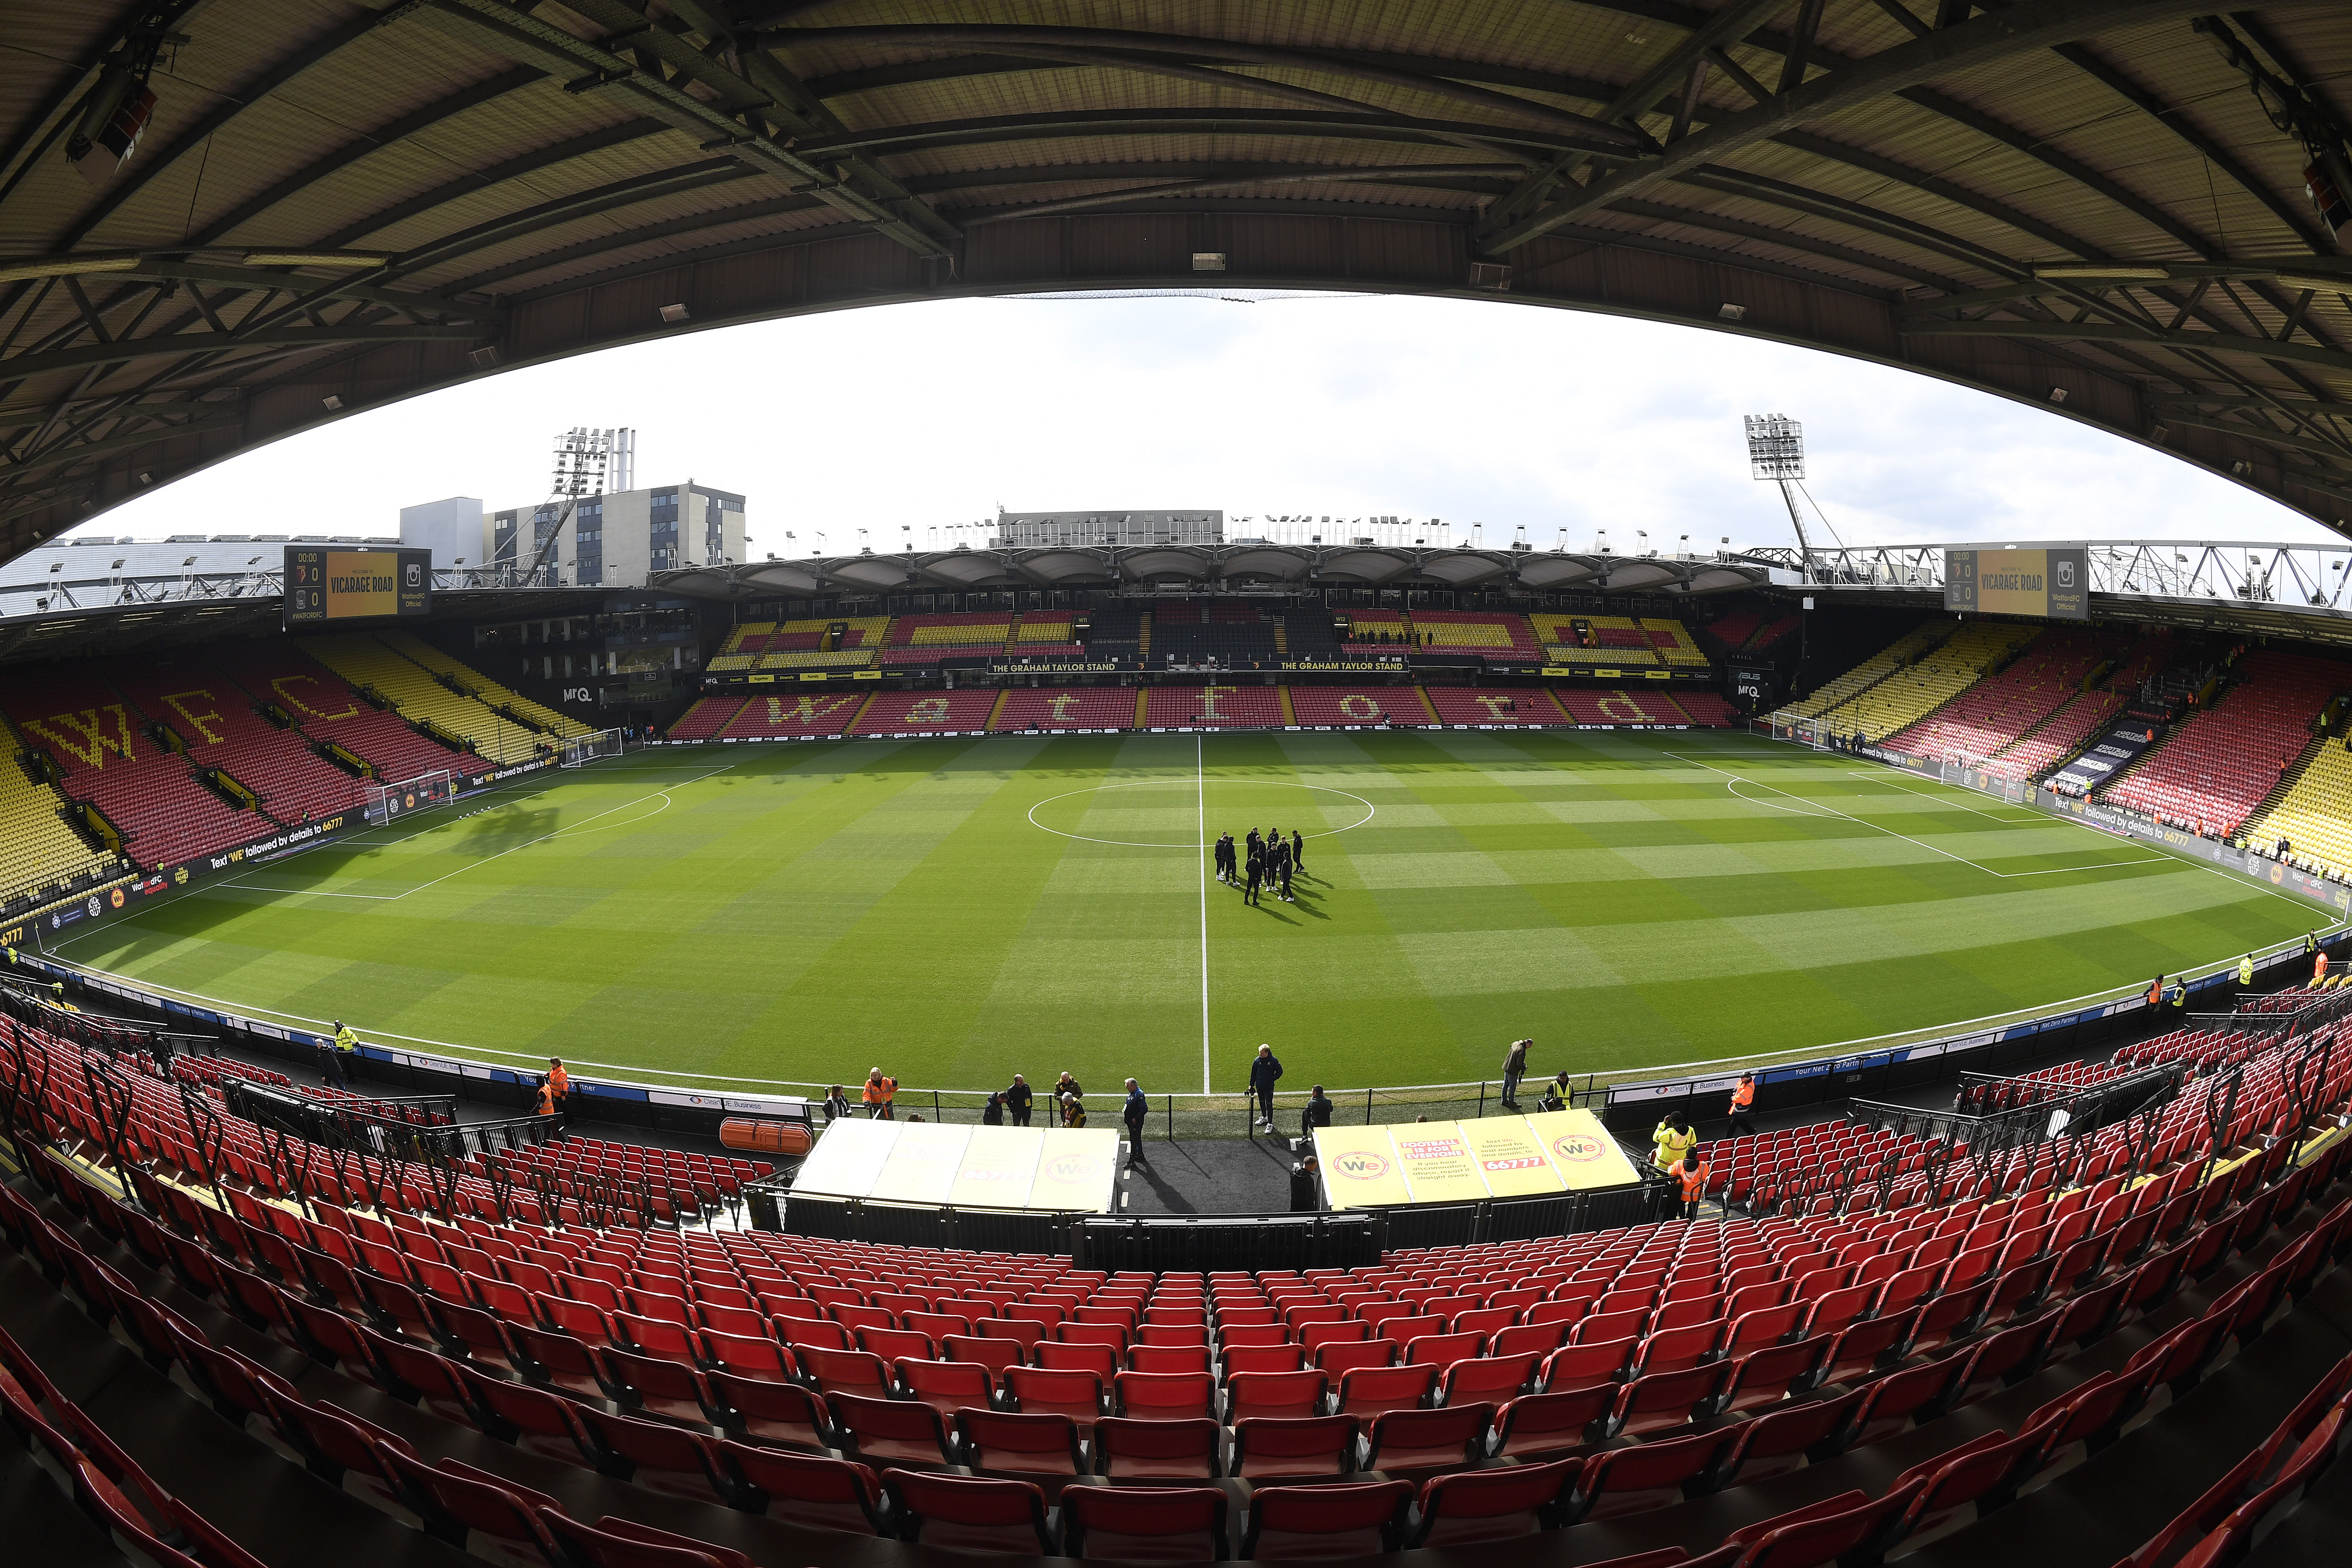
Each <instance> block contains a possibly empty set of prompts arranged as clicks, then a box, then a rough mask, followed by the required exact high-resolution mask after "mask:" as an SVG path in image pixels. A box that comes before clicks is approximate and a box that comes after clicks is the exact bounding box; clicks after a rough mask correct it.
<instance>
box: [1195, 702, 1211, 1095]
mask: <svg viewBox="0 0 2352 1568" xmlns="http://www.w3.org/2000/svg"><path fill="white" fill-rule="evenodd" d="M1192 791H1193V793H1192V809H1193V827H1192V832H1193V836H1194V837H1197V838H1198V839H1199V840H1200V846H1199V852H1200V855H1201V856H1202V857H1205V856H1206V855H1207V854H1208V850H1209V773H1208V764H1207V763H1205V762H1203V761H1202V755H1201V737H1200V736H1199V735H1197V734H1195V735H1194V736H1193V737H1192ZM1201 1092H1202V1094H1206V1093H1208V1092H1209V862H1208V861H1207V860H1206V859H1205V858H1202V860H1201Z"/></svg>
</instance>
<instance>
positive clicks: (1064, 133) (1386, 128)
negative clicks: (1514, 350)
mask: <svg viewBox="0 0 2352 1568" xmlns="http://www.w3.org/2000/svg"><path fill="white" fill-rule="evenodd" d="M1181 131H1197V132H1206V133H1210V134H1216V133H1220V132H1223V133H1225V134H1230V135H1236V136H1255V135H1264V134H1267V133H1270V132H1278V133H1280V134H1283V135H1288V136H1332V137H1342V138H1348V139H1352V140H1356V141H1367V142H1412V143H1413V144H1414V145H1417V146H1425V145H1427V144H1428V138H1429V135H1430V133H1431V132H1446V133H1451V134H1458V135H1464V136H1476V137H1478V138H1480V139H1481V140H1483V141H1486V142H1499V143H1503V144H1506V145H1510V146H1520V147H1529V148H1534V149H1537V150H1538V151H1542V152H1546V153H1557V152H1562V151H1569V150H1570V149H1567V148H1564V147H1563V146H1562V145H1561V143H1560V142H1559V139H1558V138H1556V137H1553V136H1550V135H1549V134H1547V133H1542V132H1517V131H1511V132H1505V131H1502V130H1500V129H1498V128H1497V127H1494V126H1487V125H1476V124H1470V123H1466V122H1462V121H1423V120H1416V119H1413V118H1412V117H1411V116H1407V115H1393V114H1338V113H1317V112H1315V111H1313V110H1303V109H1082V110H1063V111H1053V112H1047V113H1043V114H1008V115H992V116H989V117H986V118H979V119H971V120H947V121H931V122H929V123H924V124H917V125H879V126H872V127H868V128H866V129H863V130H856V131H848V132H843V133H842V134H841V135H839V136H835V137H820V138H813V139H808V140H803V142H801V143H800V147H799V150H800V151H801V152H802V153H806V154H807V155H808V156H810V157H812V158H824V157H831V156H833V155H834V154H835V153H917V152H924V151H928V150H929V149H930V148H934V147H968V146H988V145H992V144H996V143H1000V142H1025V141H1045V140H1051V139H1054V138H1058V137H1068V136H1101V135H1105V134H1110V133H1118V132H1133V133H1135V134H1137V135H1142V136H1160V135H1165V134H1167V133H1169V132H1181Z"/></svg>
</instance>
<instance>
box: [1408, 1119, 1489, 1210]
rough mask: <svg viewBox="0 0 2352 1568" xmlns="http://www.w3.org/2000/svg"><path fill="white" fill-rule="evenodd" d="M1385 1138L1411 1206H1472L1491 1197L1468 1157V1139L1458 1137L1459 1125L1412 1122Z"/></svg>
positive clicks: (1460, 1135)
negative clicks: (1391, 1144) (1393, 1148)
mask: <svg viewBox="0 0 2352 1568" xmlns="http://www.w3.org/2000/svg"><path fill="white" fill-rule="evenodd" d="M1389 1137H1390V1139H1391V1141H1392V1142H1394V1143H1395V1144H1396V1152H1397V1163H1398V1165H1399V1166H1400V1167H1402V1170H1403V1172H1404V1184H1405V1186H1406V1188H1407V1190H1409V1191H1410V1192H1411V1193H1412V1201H1413V1202H1414V1203H1417V1204H1442V1203H1475V1202H1477V1201H1478V1200H1479V1199H1480V1198H1483V1197H1487V1196H1490V1195H1491V1194H1488V1192H1487V1191H1486V1179H1485V1178H1484V1177H1482V1176H1481V1175H1479V1173H1478V1166H1477V1163H1476V1162H1475V1161H1474V1160H1472V1159H1471V1158H1470V1140H1469V1139H1467V1138H1465V1137H1464V1136H1463V1135H1462V1126H1461V1123H1459V1122H1455V1121H1443V1122H1440V1121H1416V1122H1414V1123H1412V1125H1411V1126H1399V1127H1391V1128H1390V1129H1389Z"/></svg>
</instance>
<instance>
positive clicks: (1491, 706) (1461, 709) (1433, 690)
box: [1423, 686, 1576, 724]
mask: <svg viewBox="0 0 2352 1568" xmlns="http://www.w3.org/2000/svg"><path fill="white" fill-rule="evenodd" d="M1423 690H1425V691H1426V692H1427V693H1428V696H1429V701H1430V706H1432V707H1433V708H1435V709H1436V710H1437V720H1438V722H1439V723H1441V724H1573V723H1574V722H1576V721H1575V720H1573V719H1570V717H1569V716H1568V714H1567V712H1566V710H1563V709H1562V708H1561V707H1560V705H1559V703H1557V702H1555V701H1553V700H1551V694H1550V693H1549V692H1548V691H1545V690H1543V689H1541V688H1521V687H1496V688H1492V689H1486V688H1481V687H1475V686H1431V687H1425V688H1423Z"/></svg>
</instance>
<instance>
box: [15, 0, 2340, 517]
mask: <svg viewBox="0 0 2352 1568" xmlns="http://www.w3.org/2000/svg"><path fill="white" fill-rule="evenodd" d="M1155 12H1158V13H1161V14H1163V15H1164V19H1163V20H1159V21H1153V22H1150V25H1147V23H1146V21H1141V20H1139V17H1141V18H1146V19H1149V18H1151V17H1153V16H1154V14H1155ZM1204 15H1217V16H1224V17H1226V18H1228V21H1227V23H1226V25H1224V26H1223V27H1222V28H1221V29H1219V30H1215V31H1209V32H1204V31H1202V30H1201V29H1202V28H1203V27H1204V26H1207V24H1206V23H1204V22H1203V21H1202V16H1204ZM926 18H928V19H926ZM5 26H6V27H7V28H8V30H9V34H10V37H8V39H7V41H9V42H11V43H13V44H16V45H18V46H19V47H17V48H15V49H12V50H5V51H0V236H5V239H0V250H5V255H0V555H5V554H14V553H16V552H18V551H20V550H22V549H23V548H25V547H26V546H28V545H29V544H30V543H32V542H36V541H37V540H38V539H41V538H47V537H49V536H51V535H54V534H55V533H57V532H58V531H62V530H64V529H66V528H68V527H70V526H72V525H73V524H74V523H76V522H79V521H82V520H84V519H85V518H87V517H89V516H90V515H93V514H94V513H95V512H96V511H97V510H100V509H102V508H104V507H106V506H108V505H110V504H111V503H113V502H115V501H118V500H121V499H123V498H124V497H126V496H128V495H131V494H133V493H136V492H137V491H139V490H140V489H144V488H146V487H148V486H150V485H153V484H160V483H163V482H165V481H167V480H169V479H173V478H174V477H176V476H178V475H180V474H184V473H185V472H188V471H190V470H191V469H193V468H198V467H201V466H203V465H205V464H206V463H210V462H213V461H216V460H218V459H219V458H223V457H226V456H228V455H230V454H233V453H235V452H237V451H241V450H243V449H245V448H247V447H251V446H253V445H255V444H257V443H259V442H263V441H267V440H269V439H273V438H275V437H278V436H281V435H285V434H288V433H289V432H292V431H295V430H299V429H302V428H305V427H307V426H311V425H314V424H317V423H319V422H320V421H322V420H325V419H329V418H333V417H338V416H341V415H343V414H347V413H350V412H353V411H356V410H358V409H362V408H365V407H368V406H370V405H376V404H380V403H383V402H386V401H390V400H393V399H396V398H400V397H404V396H407V395H414V394H415V393H418V392H421V391H425V390H430V389H432V388H435V387H439V386H444V385H448V384H452V383H455V382H457V381H459V380H463V379H466V378H467V377H471V376H478V375H484V374H494V373H496V372H497V371H499V370H500V369H504V368H508V367H511V366H514V365H517V364H521V363H530V362H534V361H541V360H548V359H553V358H559V357H562V356H564V355H568V354H575V353H585V352H589V351H592V350H594V349H597V348H602V347H605V346H609V345H612V344H615V343H621V342H632V341H636V340H640V339H644V338H647V337H652V336H656V335H659V334H661V333H665V332H672V331H691V330H698V329H701V328H706V327H710V326H715V325H720V324H724V323H728V322H732V321H751V320H758V319H762V318H771V317H776V316H782V315H789V314H793V313H794V312H798V311H805V310H829V309H836V308H840V307H843V306H846V305H853V304H869V303H882V302H887V301H894V300H918V299H936V298H941V297H950V296H954V295H958V294H975V293H1007V292H1029V291H1037V290H1053V289H1103V288H1168V287H1184V286H1191V285H1195V284H1198V283H1201V282H1202V281H1204V279H1202V277H1201V276H1200V269H1203V268H1221V271H1219V272H1218V274H1217V275H1216V276H1214V277H1213V279H1206V280H1208V281H1213V282H1215V283H1217V284H1219V285H1222V286H1225V287H1234V286H1259V287H1275V288H1287V289H1297V288H1339V289H1352V290H1357V291H1395V292H1409V293H1421V294H1451V295H1459V296H1471V297H1477V296H1485V297H1496V298H1507V299H1508V300H1513V301H1517V302H1520V303H1531V304H1549V305H1555V306H1560V307H1566V308H1571V309H1580V310H1603V311H1612V312H1617V313H1622V314H1628V315H1636V316H1644V317H1650V318H1654V319H1659V320H1667V321H1681V322H1685V323H1690V324H1699V325H1706V326H1708V327H1712V328H1716V329H1718V330H1722V331H1739V332H1746V333H1751V334H1757V335H1762V336H1768V337H1773V338H1777V339H1780V340H1783V341H1786V342H1795V343H1801V344H1805V345H1808V346H1811V347H1816V348H1821V349H1825V350H1828V351H1830V352H1833V353H1845V354H1850V355H1854V356H1858V357H1863V358H1868V359H1873V360H1876V361H1881V362H1885V363H1895V364H1901V365H1906V366H1908V367H1910V368H1913V369H1916V370H1918V371H1921V372H1923V373H1925V374H1933V375H1937V376H1941V377H1945V378H1948V379H1950V380H1954V381H1957V382H1960V383H1963V384H1969V385H1971V386H1975V387H1979V388H1981V389H1984V390H1987V391H1990V392H1994V393H1997V394H1999V395H2005V396H2010V397H2014V398H2019V399H2023V400H2026V401H2031V402H2033V403H2035V404H2038V405H2042V406H2044V407H2047V408H2051V409H2052V410H2053V411H2054V412H2056V413H2058V414H2060V415H2062V416H2065V417H2069V418H2074V419H2078V420H2083V421H2086V422H2088V423H2091V424H2095V425H2097V426H2101V427H2103V428H2105V429H2108V430H2111V431H2114V432H2116V433H2118V434H2121V435H2124V436H2126V437H2130V438H2133V439H2136V440H2140V441H2144V442H2147V443H2150V444H2154V445H2157V446H2159V447H2164V448H2165V449H2167V450H2169V451H2171V452H2173V453H2175V454H2176V455H2178V456H2179V457H2181V458H2184V459H2186V460H2188V461H2190V462H2194V463H2197V464H2200V466H2203V467H2205V468H2210V469H2212V470H2214V471H2216V472H2219V473H2222V474H2225V475H2228V476H2229V477H2231V478H2232V479H2235V480H2237V481H2238V482H2239V483H2242V484H2244V485H2247V486H2250V487H2252V488H2254V489H2260V490H2262V491H2263V493H2265V494H2267V495H2270V496H2273V497H2274V498H2275V499H2277V500H2280V501H2282V502H2284V504H2286V505H2288V506H2290V507H2293V508H2294V509H2296V510H2300V511H2302V512H2305V514H2307V515H2309V516H2311V517H2314V518H2315V519H2318V520H2320V521H2324V522H2326V523H2328V524H2329V525H2330V526H2334V527H2337V528H2339V529H2344V528H2347V524H2346V521H2345V520H2346V519H2347V517H2352V259H2347V257H2346V256H2344V255H2343V254H2342V253H2340V252H2339V251H2338V249H2337V248H2336V239H2335V237H2334V235H2333V233H2331V230H2330V228H2329V226H2328V224H2327V222H2326V219H2325V218H2323V216H2322V215H2321V213H2320V212H2319V211H2318V209H2317V208H2316V206H2315V204H2314V201H2313V199H2312V198H2311V197H2310V196H2309V195H2307V194H2306V191H2305V178H2304V170H2305V164H2306V163H2308V162H2309V161H2310V158H2311V149H2313V148H2319V149H2321V150H2322V151H2325V150H2326V148H2327V147H2328V146H2330V145H2333V146H2335V147H2336V148H2337V150H2338V153H2337V155H2338V156H2339V158H2340V149H2341V142H2342V135H2343V131H2342V128H2343V126H2344V125H2345V124H2346V121H2347V110H2346V105H2345V89H2343V87H2342V85H2341V84H2342V83H2343V82H2344V81H2345V80H2346V79H2347V75H2348V74H2352V9H2347V7H2346V6H2344V5H2342V4H2341V3H2340V0H2289V3H2284V4H2279V5H2264V6H2262V7H2260V8H2258V9H2255V10H2252V11H2239V12H2232V13H2231V14H2230V15H2229V16H2228V17H2227V18H2226V19H2222V18H2215V17H2211V16H2208V14H2207V10H2206V7H2205V6H2204V5H2200V4H2190V3H2186V0H1985V3H1976V4H1972V3H1971V0H1712V3H1711V4H1710V3H1702V0H1690V3H1685V0H1607V3H1605V4H1603V3H1601V0H1496V3H1495V4H1492V5H1478V6H1464V5H1458V4H1453V3H1450V0H1406V3H1404V4H1402V5H1388V6H1381V7H1363V8H1351V7H1330V6H1325V7H1294V6H1290V5H1283V4H1280V3H1279V0H1261V3H1259V4H1256V5H1246V4H1245V5H1237V6H1234V7H1230V8H1227V9H1225V10H1223V11H1219V12H1214V13H1203V12H1202V11H1200V10H1198V9H1197V8H1192V7H1180V6H1174V5H1168V6H1164V7H1155V6H1153V5H1149V4H1147V5H1142V6H1140V7H1139V6H1135V5H1118V4H1113V3H1112V0H1043V3H1034V0H1032V3H1027V4H1023V5H1013V4H1010V3H1009V0H955V3H954V4H948V3H946V0H940V3H937V4H929V3H926V0H917V3H915V4H912V5H909V4H906V3H903V0H898V3H892V4H882V3H880V0H659V3H655V0H561V3H558V0H544V3H533V0H236V3H235V4H230V3H228V0H54V3H52V4H49V5H42V6H38V7H26V8H20V9H19V11H18V12H17V13H16V15H15V16H14V17H13V18H12V19H11V20H10V21H9V22H7V23H6V24H5ZM142 70H145V71H148V72H149V74H148V75H147V78H146V79H147V82H148V85H149V87H150V88H151V89H152V91H153V93H154V95H155V107H154V112H153V118H152V121H151V122H150V123H149V124H148V125H147V128H146V130H145V132H144V135H143V137H142V140H141V141H140V142H139V144H138V146H137V149H136V151H135V153H133V155H132V156H131V157H130V158H129V159H128V161H127V162H124V163H121V166H120V167H119V168H113V169H110V170H109V169H107V168H105V167H104V166H103V165H104V163H106V162H107V161H106V160H104V159H103V157H102V156H101V157H100V158H99V159H96V160H92V161H90V162H89V163H87V164H86V165H85V166H87V167H88V168H89V169H90V170H91V174H92V175H94V176H95V177H89V176H86V175H85V174H84V173H83V172H81V170H80V169H78V168H77V166H76V164H75V163H73V162H72V161H71V159H70V158H69V156H68V153H70V152H72V151H74V150H75V149H76V148H77V147H78V145H79V132H81V131H82V130H83V129H85V127H84V121H85V120H87V119H89V110H90V106H91V102H92V100H93V98H94V97H100V96H101V95H106V94H109V93H110V92H112V91H113V89H114V87H115V86H116V85H119V84H120V83H121V82H122V81H124V80H126V79H129V78H130V77H132V76H135V75H137V74H138V73H139V72H140V71H142ZM2257 81H2260V82H2262V83H2263V84H2266V85H2265V86H2264V88H2263V95H2262V96H2258V95H2257V93H2256V91H2255V90H2254V84H2255V83H2256V82H2257ZM112 101H113V100H112V99H111V98H108V99H107V100H106V102H109V103H110V102H112ZM100 107H101V108H103V107H104V105H103V104H101V105H100ZM97 118H98V119H99V120H101V121H102V120H103V118H104V116H103V114H100V115H99V116H98V117H97ZM2342 183H2343V184H2345V185H2347V186H2352V171H2347V174H2346V176H2345V178H2344V179H2343V181H2342ZM2343 232H2344V233H2345V235H2346V237H2347V242H2352V225H2347V226H2346V228H2345V229H2344V231H2343ZM805 390H808V389H804V391H805ZM814 391H816V393H817V394H818V395H819V396H820V397H821V395H822V372H821V369H819V370H818V371H817V372H816V373H815V382H814Z"/></svg>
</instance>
